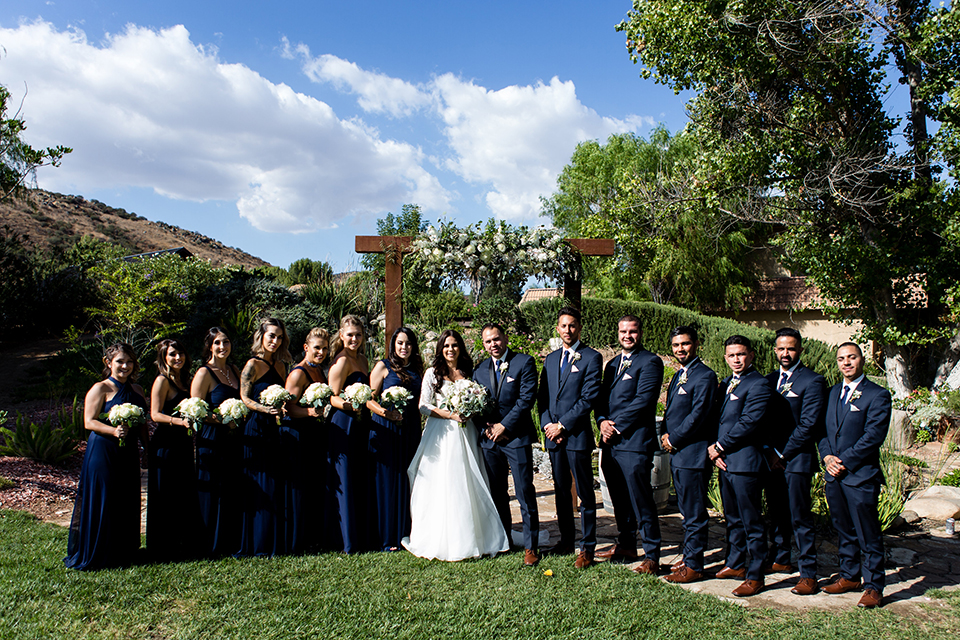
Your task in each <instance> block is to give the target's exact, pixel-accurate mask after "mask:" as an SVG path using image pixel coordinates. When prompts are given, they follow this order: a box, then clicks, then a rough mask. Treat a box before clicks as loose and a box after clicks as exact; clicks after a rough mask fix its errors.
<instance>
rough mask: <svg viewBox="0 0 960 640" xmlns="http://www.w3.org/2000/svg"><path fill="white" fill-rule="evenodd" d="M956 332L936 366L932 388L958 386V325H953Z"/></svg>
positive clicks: (959, 378)
mask: <svg viewBox="0 0 960 640" xmlns="http://www.w3.org/2000/svg"><path fill="white" fill-rule="evenodd" d="M954 328H955V329H956V332H955V333H954V334H953V338H951V339H950V343H949V344H948V345H947V348H946V349H945V350H944V353H943V357H942V358H940V363H939V365H938V366H937V375H936V377H935V378H934V379H933V388H934V389H938V388H940V387H942V386H946V387H949V388H950V389H957V388H960V366H957V365H958V363H960V327H954Z"/></svg>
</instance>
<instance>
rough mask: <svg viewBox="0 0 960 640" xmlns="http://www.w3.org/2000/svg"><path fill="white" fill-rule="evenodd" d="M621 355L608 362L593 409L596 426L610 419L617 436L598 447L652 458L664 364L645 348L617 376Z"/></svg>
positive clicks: (655, 440)
mask: <svg viewBox="0 0 960 640" xmlns="http://www.w3.org/2000/svg"><path fill="white" fill-rule="evenodd" d="M622 359H623V354H622V353H621V354H620V355H618V356H616V357H615V358H614V359H613V360H611V361H610V362H608V363H607V366H606V367H605V368H604V370H603V382H602V383H601V384H600V393H599V395H598V396H597V404H596V407H595V408H594V415H595V416H596V420H597V425H599V424H600V423H601V422H602V421H604V420H613V422H614V427H615V428H616V429H617V431H619V432H620V433H618V434H616V435H614V436H613V438H611V439H610V440H609V441H608V442H601V443H600V446H604V447H607V446H608V447H612V448H613V449H615V450H619V451H635V452H639V453H646V454H647V455H652V454H653V451H654V450H655V449H656V447H657V400H658V399H659V397H660V385H662V384H663V361H662V360H660V357H659V356H657V355H655V354H653V353H650V352H649V351H647V350H646V349H639V350H637V351H636V352H635V353H634V354H633V355H632V356H631V357H630V359H629V362H630V366H629V367H628V368H626V369H624V370H623V371H621V372H620V375H617V370H618V369H619V368H620V362H621V360H622Z"/></svg>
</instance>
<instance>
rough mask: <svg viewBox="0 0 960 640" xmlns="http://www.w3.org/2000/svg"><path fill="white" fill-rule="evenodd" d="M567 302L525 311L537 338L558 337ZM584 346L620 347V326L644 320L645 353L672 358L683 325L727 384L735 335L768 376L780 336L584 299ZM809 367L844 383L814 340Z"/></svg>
mask: <svg viewBox="0 0 960 640" xmlns="http://www.w3.org/2000/svg"><path fill="white" fill-rule="evenodd" d="M564 304H565V303H564V301H563V300H562V299H561V298H547V299H544V300H536V301H534V302H528V303H526V304H524V305H523V306H521V307H520V312H521V313H522V314H523V317H524V320H525V321H526V323H527V325H528V326H529V327H530V330H531V332H532V334H533V335H534V336H535V337H536V338H538V339H541V340H548V339H550V338H552V337H553V336H555V335H556V325H557V312H558V311H559V310H560V308H561V307H562V306H563V305H564ZM582 312H583V334H582V336H581V338H582V340H583V341H584V342H585V343H586V344H589V345H591V346H593V347H602V346H614V345H616V344H617V321H618V320H619V319H620V318H622V317H623V316H625V315H627V314H632V315H635V316H637V317H638V318H640V330H641V332H642V342H643V345H644V347H645V348H647V349H649V350H651V351H653V352H654V353H659V354H664V355H666V354H670V353H671V350H670V341H669V339H668V334H669V332H670V331H671V330H672V329H674V328H675V327H678V326H680V325H690V326H694V327H696V328H697V331H698V332H699V333H700V343H701V347H700V357H701V358H703V360H704V362H706V363H707V364H709V365H710V366H711V367H712V368H713V369H714V370H715V371H716V372H717V374H718V375H719V376H720V377H721V378H722V377H723V376H725V375H727V373H728V371H729V370H728V369H727V368H726V363H725V361H724V359H723V353H724V346H723V342H724V340H726V339H727V338H728V337H730V336H732V335H734V334H740V335H743V336H746V337H748V338H750V340H751V341H752V342H753V346H754V350H755V351H756V360H755V361H754V363H755V366H756V368H757V370H759V371H760V372H763V373H766V372H769V371H773V370H774V369H775V368H776V367H777V366H779V365H778V363H777V359H776V354H774V351H773V342H774V332H773V331H770V330H768V329H760V328H757V327H753V326H750V325H746V324H741V323H739V322H736V321H734V320H729V319H726V318H717V317H713V316H706V315H701V314H698V313H694V312H693V311H689V310H687V309H681V308H678V307H670V306H667V305H660V304H655V303H653V302H624V301H621V300H600V299H597V298H584V299H583V307H582ZM803 346H804V353H803V362H804V364H806V366H808V367H810V368H811V369H813V370H814V371H816V372H817V373H820V374H821V375H823V376H824V377H826V379H827V381H828V382H829V383H830V384H833V383H835V382H838V381H839V379H840V373H839V371H838V370H837V365H836V358H835V354H834V352H833V349H832V347H830V346H829V345H827V344H824V343H822V342H819V341H817V340H813V339H804V341H803Z"/></svg>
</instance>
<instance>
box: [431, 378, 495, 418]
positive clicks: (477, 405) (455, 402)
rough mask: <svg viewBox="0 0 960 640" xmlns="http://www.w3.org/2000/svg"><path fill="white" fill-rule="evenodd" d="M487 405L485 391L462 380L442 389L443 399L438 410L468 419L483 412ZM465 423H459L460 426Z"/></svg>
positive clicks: (473, 383) (474, 383)
mask: <svg viewBox="0 0 960 640" xmlns="http://www.w3.org/2000/svg"><path fill="white" fill-rule="evenodd" d="M486 405H487V390H486V389H485V388H484V387H483V386H482V385H479V384H477V383H476V382H474V381H473V380H468V379H467V378H464V379H462V380H457V381H456V382H452V383H450V384H449V385H447V386H446V387H444V389H443V398H442V399H441V400H440V408H441V409H446V410H447V411H452V412H453V413H459V414H460V415H461V416H464V417H469V416H472V415H476V414H478V413H480V412H482V411H483V409H484V407H486ZM464 424H466V423H463V422H461V423H460V426H463V425H464Z"/></svg>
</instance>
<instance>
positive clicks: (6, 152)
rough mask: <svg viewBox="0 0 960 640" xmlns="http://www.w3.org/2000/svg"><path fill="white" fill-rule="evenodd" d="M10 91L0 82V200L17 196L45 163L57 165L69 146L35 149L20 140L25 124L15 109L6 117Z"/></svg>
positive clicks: (69, 150) (31, 182) (30, 184)
mask: <svg viewBox="0 0 960 640" xmlns="http://www.w3.org/2000/svg"><path fill="white" fill-rule="evenodd" d="M9 99H10V92H9V91H7V88H6V87H4V86H3V85H0V201H3V200H6V199H7V198H11V197H15V196H19V195H21V194H22V193H23V189H24V187H25V186H32V184H33V182H34V180H35V179H36V171H37V169H38V168H40V167H43V166H45V165H52V166H55V167H56V166H58V165H59V164H60V161H61V160H62V159H63V156H65V155H66V154H68V153H70V152H71V151H73V150H72V149H70V148H69V147H47V148H46V149H34V148H33V147H31V146H30V145H28V144H27V143H26V142H24V141H23V138H22V134H23V132H24V130H25V129H26V128H27V124H26V122H25V121H24V119H23V116H21V115H20V110H19V109H18V110H17V112H16V113H15V114H13V116H12V117H7V115H8V114H7V102H8V100H9Z"/></svg>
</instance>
